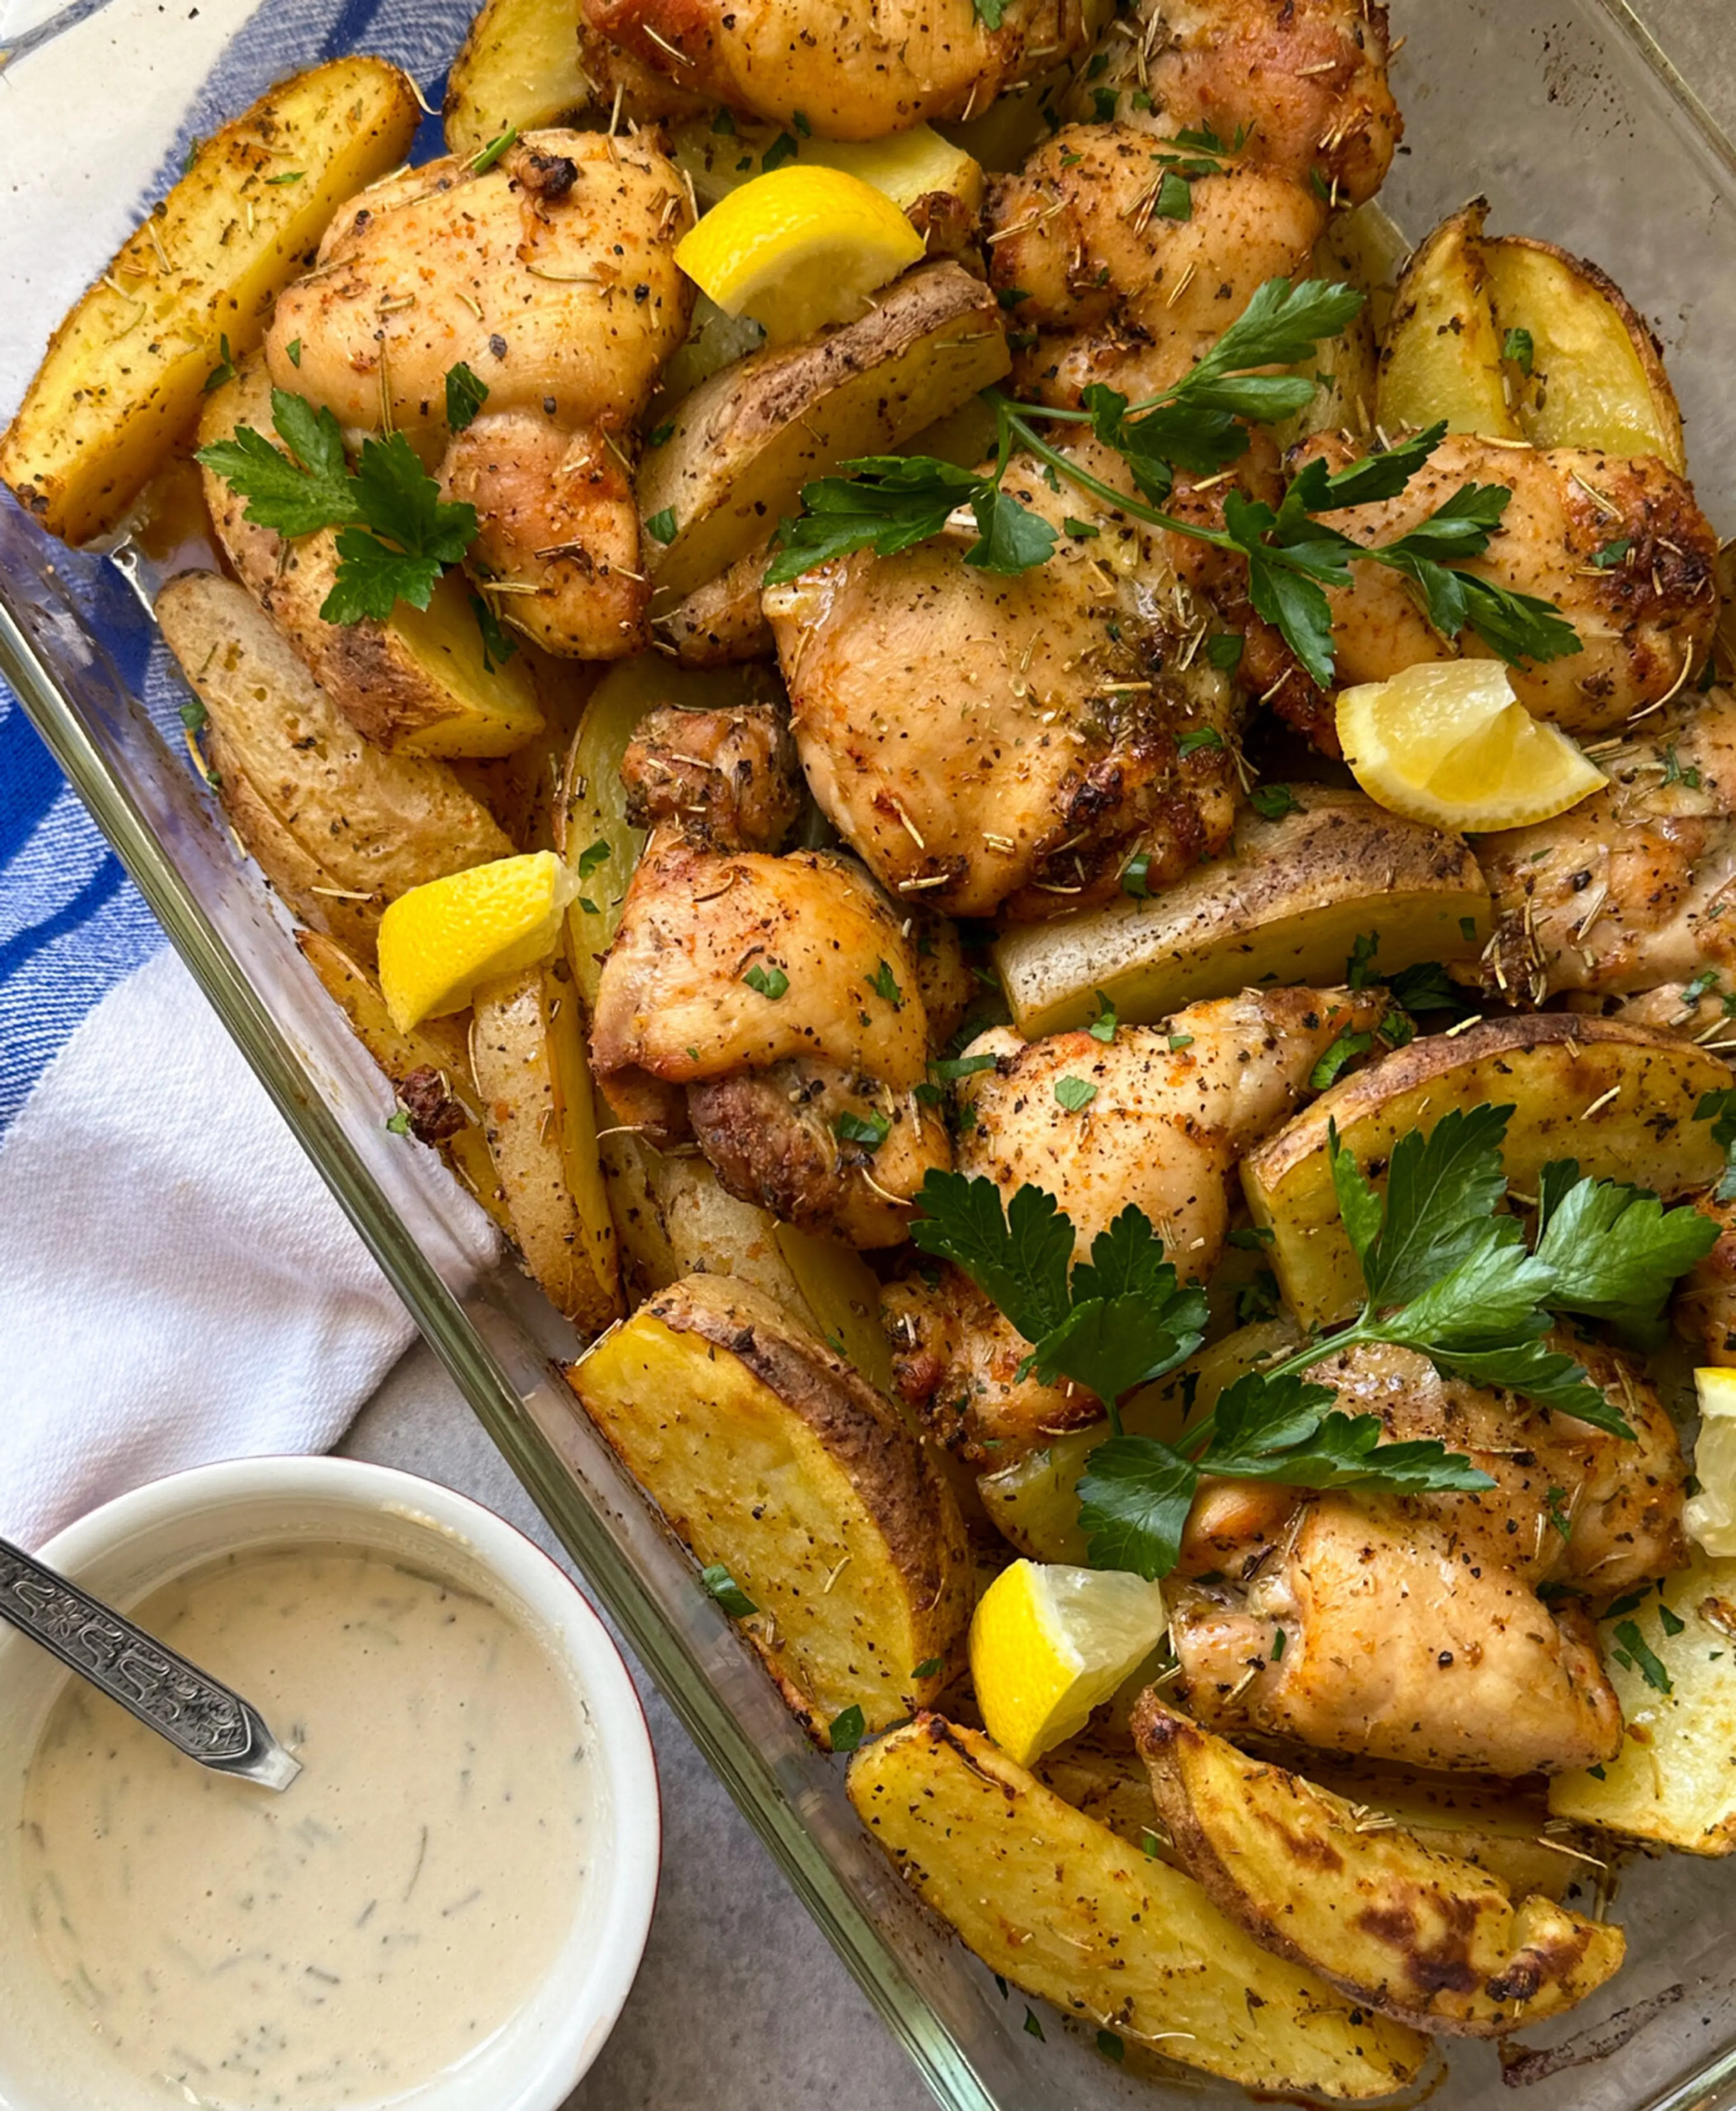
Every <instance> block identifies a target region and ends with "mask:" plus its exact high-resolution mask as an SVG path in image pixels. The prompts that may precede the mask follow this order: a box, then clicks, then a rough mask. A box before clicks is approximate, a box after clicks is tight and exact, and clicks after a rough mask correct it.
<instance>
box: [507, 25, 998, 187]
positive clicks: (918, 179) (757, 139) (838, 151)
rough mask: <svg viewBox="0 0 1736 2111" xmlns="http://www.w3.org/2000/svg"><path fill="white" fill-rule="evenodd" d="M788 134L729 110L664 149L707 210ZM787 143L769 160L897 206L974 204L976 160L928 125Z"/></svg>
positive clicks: (676, 136)
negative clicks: (869, 191)
mask: <svg viewBox="0 0 1736 2111" xmlns="http://www.w3.org/2000/svg"><path fill="white" fill-rule="evenodd" d="M495 4H496V7H498V6H499V5H500V4H501V0H495ZM473 34H474V32H473ZM789 138H790V134H787V133H786V132H784V131H783V130H782V129H781V128H780V127H779V126H777V125H755V124H752V123H750V122H749V121H747V120H745V119H741V118H737V120H735V122H734V127H733V129H732V130H730V131H727V132H719V131H718V129H717V127H716V122H715V120H714V118H711V117H694V118H690V119H689V120H687V123H686V124H684V125H676V126H675V127H674V128H673V130H672V132H671V134H670V143H669V156H670V159H671V160H672V161H673V162H674V164H675V166H676V167H677V168H678V169H679V170H681V172H682V175H685V176H687V177H688V178H689V179H691V183H692V184H693V194H694V196H695V197H696V198H697V199H698V200H699V202H700V206H701V207H702V208H704V209H706V210H708V211H709V208H710V207H713V206H714V205H715V204H716V203H717V202H718V199H719V198H723V197H728V195H729V193H731V192H732V191H734V190H739V189H740V188H741V186H742V184H746V183H751V182H752V181H753V179H754V178H755V176H757V175H762V174H763V173H764V168H765V155H766V151H767V149H768V148H770V147H772V146H773V145H775V144H777V142H779V141H780V140H782V141H785V142H786V143H787V142H788V140H789ZM791 160H793V161H795V164H796V166H798V167H799V168H814V169H841V170H842V171H843V172H844V174H845V175H847V176H856V177H859V178H860V179H861V180H862V181H863V183H865V184H873V187H874V188H875V189H876V190H877V191H884V192H885V193H886V196H887V197H889V198H891V201H892V202H893V204H894V205H895V206H896V207H898V208H899V210H900V211H901V212H908V211H909V210H910V208H911V207H912V206H913V205H914V204H915V203H916V202H917V201H918V198H924V197H932V196H933V195H934V194H935V193H936V192H937V191H944V192H945V193H949V194H950V196H952V197H956V198H958V199H959V201H960V202H962V203H963V205H964V206H965V207H967V209H968V211H971V212H972V213H973V214H974V213H976V212H978V211H981V207H982V169H981V165H980V164H979V163H978V162H977V161H975V160H973V159H972V157H971V156H970V155H969V154H968V153H966V152H965V151H964V149H963V148H962V147H955V146H954V144H953V143H952V142H951V141H950V139H943V138H941V135H940V134H939V133H938V132H936V130H935V129H934V127H933V126H932V125H913V127H912V128H911V129H910V130H909V131H908V132H894V133H891V134H889V135H888V136H887V137H886V138H884V139H814V138H807V139H797V140H796V141H795V153H794V154H793V155H791V153H790V152H788V148H787V144H786V146H785V147H784V148H782V150H781V151H780V153H779V155H778V157H777V159H776V160H775V161H773V167H774V168H776V167H780V166H782V163H783V162H784V161H791Z"/></svg>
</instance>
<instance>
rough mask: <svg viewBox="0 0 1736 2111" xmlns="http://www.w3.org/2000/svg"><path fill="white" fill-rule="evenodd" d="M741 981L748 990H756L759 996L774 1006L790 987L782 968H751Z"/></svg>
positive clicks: (788, 979)
mask: <svg viewBox="0 0 1736 2111" xmlns="http://www.w3.org/2000/svg"><path fill="white" fill-rule="evenodd" d="M741 979H742V981H743V982H745V983H746V984H747V986H748V987H749V988H750V990H757V991H758V992H759V994H760V996H763V997H765V998H767V999H768V1000H769V1001H770V1002H772V1003H773V1004H776V1003H777V1000H778V998H779V997H781V996H782V995H783V994H784V992H786V990H787V989H788V988H789V987H790V978H789V977H788V976H787V975H786V974H785V973H784V971H783V969H782V968H762V967H757V966H756V967H751V968H750V969H748V971H747V973H746V974H745V975H743V976H742V978H741Z"/></svg>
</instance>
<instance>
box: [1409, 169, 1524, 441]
mask: <svg viewBox="0 0 1736 2111" xmlns="http://www.w3.org/2000/svg"><path fill="white" fill-rule="evenodd" d="M1488 216H1489V200H1488V199H1487V198H1473V199H1472V200H1471V203H1470V204H1469V205H1467V206H1466V207H1463V208H1462V210H1461V211H1458V212H1456V213H1454V214H1453V215H1452V216H1451V217H1450V218H1448V219H1446V220H1443V221H1442V222H1441V224H1440V225H1439V227H1437V228H1436V229H1435V232H1434V233H1433V234H1431V235H1430V237H1429V238H1428V240H1427V241H1426V242H1425V243H1423V244H1422V246H1421V248H1419V249H1418V250H1417V252H1416V255H1415V256H1412V259H1411V261H1410V262H1409V264H1408V265H1407V266H1406V267H1405V270H1404V275H1403V277H1402V278H1401V279H1399V281H1398V293H1397V295H1396V297H1395V298H1394V302H1393V312H1392V319H1391V320H1390V322H1389V324H1388V325H1387V330H1386V341H1385V343H1384V344H1383V345H1382V347H1381V348H1380V386H1379V389H1378V392H1377V410H1376V419H1377V422H1378V423H1379V424H1380V429H1381V430H1382V431H1383V432H1387V433H1394V432H1398V431H1400V430H1402V429H1405V428H1407V427H1421V426H1425V425H1432V424H1435V423H1436V422H1437V421H1438V420H1440V419H1443V418H1444V419H1445V420H1446V421H1447V429H1448V431H1449V432H1453V433H1483V434H1487V435H1488V436H1489V438H1492V439H1498V440H1516V439H1517V438H1519V436H1520V434H1519V419H1518V416H1517V415H1516V412H1515V411H1514V409H1513V406H1512V400H1511V397H1512V378H1511V377H1510V376H1509V375H1508V374H1507V370H1506V368H1505V366H1504V365H1503V361H1502V357H1501V343H1502V340H1501V334H1500V332H1499V330H1498V329H1497V327H1496V325H1495V311H1494V302H1493V301H1492V300H1491V299H1490V297H1489V274H1488V271H1487V269H1486V267H1485V266H1484V261H1483V223H1484V220H1486V219H1487V218H1488Z"/></svg>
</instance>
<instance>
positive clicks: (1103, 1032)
mask: <svg viewBox="0 0 1736 2111" xmlns="http://www.w3.org/2000/svg"><path fill="white" fill-rule="evenodd" d="M1119 1024H1121V1022H1120V1020H1119V1019H1118V1018H1117V1015H1116V1010H1115V1000H1114V998H1113V997H1112V996H1110V995H1109V994H1108V992H1107V991H1106V990H1099V991H1098V992H1097V1016H1096V1018H1095V1019H1093V1020H1092V1021H1091V1023H1090V1025H1089V1026H1088V1027H1087V1028H1086V1033H1089V1034H1090V1037H1091V1038H1092V1040H1094V1041H1101V1042H1111V1041H1113V1039H1114V1038H1115V1029H1116V1028H1117V1026H1118V1025H1119Z"/></svg>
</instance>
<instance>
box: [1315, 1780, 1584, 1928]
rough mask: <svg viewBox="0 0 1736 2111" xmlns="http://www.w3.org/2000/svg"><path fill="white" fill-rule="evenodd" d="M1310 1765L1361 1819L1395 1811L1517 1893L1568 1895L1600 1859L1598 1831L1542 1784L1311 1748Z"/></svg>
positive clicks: (1427, 1838) (1413, 1829)
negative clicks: (1562, 1810)
mask: <svg viewBox="0 0 1736 2111" xmlns="http://www.w3.org/2000/svg"><path fill="white" fill-rule="evenodd" d="M1306 1764H1307V1766H1308V1779H1309V1780H1310V1781H1311V1782H1314V1783H1315V1784H1316V1785H1317V1786H1319V1787H1321V1788H1329V1789H1330V1790H1331V1791H1332V1792H1333V1793H1334V1795H1341V1796H1343V1797H1344V1799H1345V1800H1346V1801H1347V1802H1348V1803H1349V1804H1350V1805H1351V1806H1352V1808H1353V1809H1354V1810H1355V1811H1356V1812H1358V1819H1357V1823H1358V1824H1359V1825H1366V1824H1370V1823H1377V1822H1378V1821H1379V1820H1380V1819H1381V1818H1390V1819H1391V1820H1392V1821H1393V1823H1394V1824H1396V1825H1402V1826H1403V1827H1404V1829H1405V1831H1406V1832H1408V1833H1411V1834H1412V1835H1413V1836H1414V1837H1416V1839H1418V1840H1420V1841H1421V1842H1422V1844H1423V1845H1424V1846H1426V1847H1432V1848H1433V1849H1434V1850H1435V1852H1436V1853H1437V1854H1439V1855H1451V1856H1453V1858H1454V1859H1457V1860H1458V1861H1461V1862H1471V1863H1473V1864H1475V1866H1476V1867H1477V1868H1480V1869H1487V1870H1488V1871H1489V1874H1490V1875H1491V1876H1494V1877H1499V1878H1500V1879H1501V1881H1502V1882H1503V1884H1505V1885H1506V1886H1507V1889H1508V1890H1509V1891H1512V1893H1513V1894H1514V1895H1515V1896H1516V1897H1524V1896H1525V1894H1526V1893H1528V1892H1530V1891H1537V1892H1540V1893H1541V1894H1542V1895H1543V1897H1544V1898H1546V1899H1556V1900H1561V1899H1563V1898H1565V1897H1566V1895H1567V1893H1568V1891H1570V1890H1571V1889H1572V1887H1573V1886H1575V1884H1579V1883H1582V1882H1584V1880H1585V1879H1586V1877H1588V1876H1589V1874H1590V1873H1592V1871H1593V1870H1594V1869H1595V1868H1598V1867H1599V1866H1600V1864H1601V1863H1602V1857H1601V1856H1600V1855H1598V1854H1596V1853H1595V1852H1594V1851H1593V1850H1594V1846H1595V1836H1593V1834H1591V1833H1589V1832H1585V1831H1584V1830H1582V1829H1581V1828H1580V1827H1576V1826H1574V1825H1571V1824H1570V1823H1568V1822H1567V1821H1566V1819H1565V1818H1554V1817H1552V1816H1551V1815H1550V1812H1549V1805H1548V1800H1547V1797H1546V1795H1545V1794H1544V1792H1543V1790H1542V1789H1541V1788H1540V1787H1539V1789H1538V1790H1537V1791H1536V1793H1534V1794H1533V1793H1531V1792H1530V1791H1529V1790H1527V1789H1526V1788H1525V1786H1522V1785H1521V1783H1519V1782H1510V1781H1502V1780H1500V1779H1498V1778H1497V1777H1495V1776H1494V1775H1487V1776H1485V1775H1483V1774H1454V1773H1433V1772H1431V1771H1430V1770H1429V1769H1428V1768H1424V1767H1403V1766H1398V1765H1394V1764H1389V1763H1388V1762H1386V1761H1385V1760H1381V1759H1344V1758H1339V1757H1335V1756H1333V1755H1329V1754H1327V1753H1325V1752H1321V1753H1318V1754H1317V1753H1312V1752H1311V1753H1310V1754H1309V1755H1308V1759H1307V1762H1306ZM1363 1812H1366V1813H1367V1817H1363V1816H1362V1815H1361V1814H1362V1813H1363Z"/></svg>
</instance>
